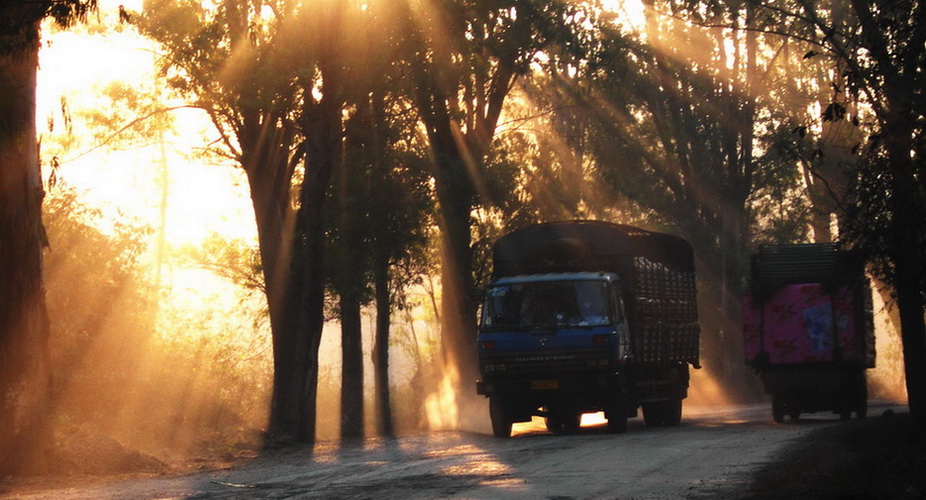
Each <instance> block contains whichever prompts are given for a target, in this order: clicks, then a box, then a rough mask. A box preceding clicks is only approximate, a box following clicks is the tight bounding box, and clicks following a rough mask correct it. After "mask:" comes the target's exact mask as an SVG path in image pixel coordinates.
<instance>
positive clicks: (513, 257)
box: [476, 220, 700, 437]
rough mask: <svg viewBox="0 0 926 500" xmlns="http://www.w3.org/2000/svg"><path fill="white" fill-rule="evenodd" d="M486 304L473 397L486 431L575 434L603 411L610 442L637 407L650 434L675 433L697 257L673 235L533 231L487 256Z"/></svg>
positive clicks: (687, 360) (558, 226)
mask: <svg viewBox="0 0 926 500" xmlns="http://www.w3.org/2000/svg"><path fill="white" fill-rule="evenodd" d="M492 258H493V266H494V270H493V281H492V282H491V283H490V284H489V285H488V286H487V287H486V289H485V292H484V298H483V302H482V308H481V315H480V324H479V333H478V338H477V352H478V359H479V371H480V380H478V381H477V383H476V391H477V393H478V394H480V395H483V396H486V397H488V398H489V416H490V418H491V421H492V431H493V434H494V435H495V436H497V437H510V436H511V429H512V424H513V423H516V422H526V421H530V420H531V418H532V417H533V416H541V417H544V418H545V420H546V425H547V428H548V429H549V430H550V431H552V432H554V433H568V432H573V431H576V430H577V429H578V428H579V426H580V423H581V416H582V414H584V413H593V412H604V414H605V417H606V418H607V420H608V428H609V429H610V430H611V431H612V432H617V433H620V432H624V431H626V429H627V419H628V418H630V417H636V416H637V414H638V410H639V409H642V413H643V419H644V422H645V423H646V425H649V426H674V425H678V424H679V423H680V421H681V417H682V400H683V399H684V398H686V397H687V395H688V382H689V365H691V366H694V367H695V368H699V367H700V365H699V360H700V357H699V355H700V346H699V341H700V328H699V326H698V312H697V297H696V287H695V272H694V257H693V252H692V249H691V245H690V244H688V242H687V241H685V240H684V239H682V238H680V237H677V236H673V235H670V234H665V233H659V232H653V231H647V230H643V229H640V228H637V227H633V226H628V225H622V224H614V223H609V222H603V221H591V220H581V221H564V222H551V223H544V224H537V225H532V226H528V227H524V228H521V229H518V230H515V231H513V232H511V233H509V234H506V235H505V236H502V237H501V238H499V239H498V240H497V241H496V243H495V244H494V245H493V247H492Z"/></svg>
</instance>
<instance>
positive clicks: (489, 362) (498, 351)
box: [477, 272, 630, 434]
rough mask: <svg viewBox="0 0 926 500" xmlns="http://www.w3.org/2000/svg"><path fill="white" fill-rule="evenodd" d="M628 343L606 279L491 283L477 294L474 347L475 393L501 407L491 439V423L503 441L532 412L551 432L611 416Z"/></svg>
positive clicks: (614, 287) (613, 285)
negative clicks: (588, 416) (596, 415)
mask: <svg viewBox="0 0 926 500" xmlns="http://www.w3.org/2000/svg"><path fill="white" fill-rule="evenodd" d="M629 342H630V339H629V332H628V326H627V317H626V313H625V311H624V305H623V300H622V298H621V291H620V278H619V277H618V275H616V274H614V273H603V272H600V273H593V272H574V273H549V274H538V275H523V276H512V277H506V278H501V279H498V280H496V281H494V282H493V283H492V284H490V285H489V286H488V287H487V288H486V290H485V294H484V299H483V303H482V315H481V321H480V327H479V336H478V342H477V344H478V345H477V349H478V354H479V360H480V363H479V370H480V375H481V377H482V380H481V381H480V382H479V384H478V387H477V392H478V393H479V394H482V395H485V396H488V397H489V398H490V405H492V404H493V402H494V405H495V406H500V405H501V406H504V408H496V409H495V411H494V412H493V415H494V417H493V419H492V420H493V431H494V430H496V429H495V428H494V426H495V424H496V421H497V420H499V424H500V429H498V430H499V431H500V432H499V433H501V434H507V433H509V432H510V425H511V422H520V421H528V420H530V418H531V416H532V414H533V413H535V411H536V412H537V413H539V414H540V415H542V416H545V417H547V419H548V420H547V423H548V427H549V428H550V430H551V431H554V432H561V431H568V430H573V429H576V428H578V426H579V422H580V420H579V419H580V417H581V415H582V413H586V412H593V411H608V410H611V409H612V408H611V407H613V406H614V404H613V403H614V401H615V398H614V397H613V395H614V394H616V393H618V392H621V391H622V388H621V387H620V378H619V374H620V371H621V369H622V368H621V366H622V361H623V360H624V358H625V357H626V356H627V355H628V354H629ZM498 398H503V399H504V402H503V403H502V402H501V401H502V399H498ZM537 409H540V410H537ZM499 412H501V416H500V417H499ZM618 420H620V418H618ZM625 423H626V417H624V424H623V425H625Z"/></svg>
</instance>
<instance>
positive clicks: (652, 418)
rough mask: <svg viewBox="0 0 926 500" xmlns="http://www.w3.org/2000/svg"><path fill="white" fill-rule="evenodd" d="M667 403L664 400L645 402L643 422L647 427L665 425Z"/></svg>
mask: <svg viewBox="0 0 926 500" xmlns="http://www.w3.org/2000/svg"><path fill="white" fill-rule="evenodd" d="M665 419H666V404H665V403H664V402H662V401H659V402H656V403H643V422H645V423H646V426H647V427H662V426H663V425H665Z"/></svg>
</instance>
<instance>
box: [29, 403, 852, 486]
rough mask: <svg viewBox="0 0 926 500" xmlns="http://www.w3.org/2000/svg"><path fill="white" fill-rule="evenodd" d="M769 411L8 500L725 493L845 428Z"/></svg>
mask: <svg viewBox="0 0 926 500" xmlns="http://www.w3.org/2000/svg"><path fill="white" fill-rule="evenodd" d="M769 412H770V410H769V408H768V406H767V405H758V406H737V407H730V408H724V409H711V408H700V409H698V408H686V410H685V415H684V419H683V423H682V425H681V426H679V427H674V428H648V427H646V426H645V425H643V423H642V422H641V421H640V420H641V419H631V421H630V428H629V429H628V431H627V433H625V434H617V435H616V434H609V433H608V432H607V429H606V426H604V425H602V424H595V423H594V422H593V421H592V420H594V418H593V416H592V417H591V418H587V419H586V421H585V423H584V424H583V428H582V429H581V431H580V432H579V433H578V434H574V435H552V434H550V433H548V432H546V430H545V429H544V428H543V427H542V425H541V424H540V421H539V420H538V421H535V422H534V423H532V424H522V425H518V426H516V427H515V435H514V437H513V438H512V439H496V438H493V437H491V436H486V435H480V434H471V433H457V432H446V433H438V434H434V435H431V436H415V437H405V438H400V439H395V440H369V441H367V442H364V443H354V444H346V445H342V446H335V445H319V446H316V448H315V449H314V451H310V450H308V449H304V450H287V451H279V452H274V453H269V454H267V455H265V456H262V457H259V458H257V459H254V460H253V461H250V462H248V463H245V464H242V465H241V466H238V467H235V468H233V469H230V470H223V471H213V472H204V473H198V474H194V475H186V476H179V477H177V476H173V477H157V478H150V479H135V480H130V481H128V480H127V481H118V482H107V483H105V484H98V485H94V486H87V487H82V488H70V489H63V490H55V491H44V492H41V493H31V494H25V495H18V496H12V497H11V498H21V499H38V498H42V499H45V498H56V499H102V498H132V499H142V498H145V499H158V498H291V497H298V498H325V499H331V498H350V499H366V498H370V499H374V498H375V499H392V498H397V499H402V500H412V499H430V498H476V499H479V498H486V499H488V498H492V499H495V498H547V499H566V498H621V499H629V498H634V499H664V498H684V497H698V498H711V497H715V496H718V495H720V494H725V495H729V494H730V492H736V491H737V490H738V489H741V488H745V487H746V486H747V485H748V484H749V478H750V475H751V473H752V472H754V471H755V470H756V469H757V468H758V467H759V466H761V465H762V464H763V463H765V462H767V461H768V460H769V459H770V458H771V457H772V456H773V455H774V454H775V453H776V452H778V451H779V450H780V449H782V447H784V446H785V445H786V444H787V443H788V442H789V441H790V440H795V439H799V438H801V437H802V436H803V435H805V434H807V433H809V432H811V431H813V430H817V429H820V428H821V427H823V426H829V425H839V419H838V417H834V416H832V415H830V414H820V415H819V416H809V418H808V419H807V420H806V421H804V422H803V423H801V424H798V425H780V424H779V425H776V424H773V423H771V417H770V413H769Z"/></svg>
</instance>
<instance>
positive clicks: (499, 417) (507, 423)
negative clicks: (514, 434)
mask: <svg viewBox="0 0 926 500" xmlns="http://www.w3.org/2000/svg"><path fill="white" fill-rule="evenodd" d="M489 418H490V419H491V420H492V434H493V435H494V436H495V437H498V438H509V437H511V423H512V421H511V417H509V416H508V410H507V409H506V408H505V403H504V402H502V400H500V399H498V398H496V397H493V398H489Z"/></svg>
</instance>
